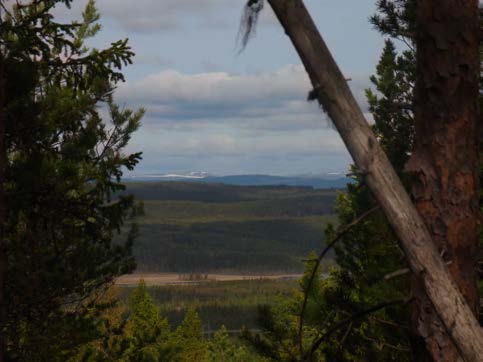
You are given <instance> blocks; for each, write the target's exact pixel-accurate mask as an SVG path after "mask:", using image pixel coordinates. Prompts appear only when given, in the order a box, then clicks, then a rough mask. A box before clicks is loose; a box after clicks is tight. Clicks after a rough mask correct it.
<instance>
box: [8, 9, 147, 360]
mask: <svg viewBox="0 0 483 362" xmlns="http://www.w3.org/2000/svg"><path fill="white" fill-rule="evenodd" d="M61 4H65V5H69V4H70V1H68V0H63V1H61V0H49V1H47V0H45V1H42V0H39V1H29V2H22V3H17V4H15V5H14V6H13V9H12V10H11V11H10V12H6V11H3V12H2V15H1V16H2V19H1V22H2V26H1V27H0V44H1V54H0V60H1V67H0V73H1V74H0V80H2V81H3V82H2V81H0V84H5V89H6V98H5V99H3V98H2V99H0V102H1V106H2V108H3V109H5V111H6V112H5V117H6V138H5V142H6V143H5V148H6V149H5V153H6V157H7V164H6V182H5V184H4V187H5V191H6V202H7V205H8V206H9V207H8V211H7V212H8V213H7V218H6V225H5V234H4V236H5V242H6V250H7V255H6V258H7V261H8V262H7V270H6V275H7V276H8V278H7V279H6V281H5V286H4V293H5V295H7V296H8V299H7V301H6V302H7V303H6V306H5V308H6V314H7V315H6V323H5V324H4V325H3V326H2V328H4V331H5V335H6V336H7V348H8V358H9V359H10V360H24V361H25V360H28V361H36V360H50V361H56V360H61V361H64V360H66V359H68V357H69V355H70V354H72V353H74V352H75V351H76V348H77V346H78V345H80V344H84V343H85V342H86V341H88V340H90V339H92V338H95V334H96V332H95V331H96V330H97V324H98V321H97V319H96V318H94V317H92V314H91V312H92V310H93V308H95V307H94V306H95V304H96V300H95V298H94V299H93V298H91V296H92V293H93V292H94V291H96V290H98V289H99V288H101V287H102V286H104V285H106V284H107V283H109V282H110V281H112V279H113V278H114V277H115V276H117V275H119V274H124V273H126V272H129V271H131V270H132V269H133V268H134V266H135V264H134V259H133V257H132V255H131V248H132V242H133V239H134V237H135V236H136V233H137V230H136V226H135V225H133V226H132V228H130V230H129V231H128V232H127V233H126V234H125V240H124V241H123V242H122V243H119V244H117V245H112V243H111V240H112V238H113V236H114V235H115V234H116V233H117V232H118V231H120V229H121V227H122V225H123V223H124V221H125V219H126V218H127V217H128V216H129V213H130V209H131V207H132V203H133V200H132V198H131V197H127V196H126V197H121V198H117V199H115V200H112V199H111V195H112V194H113V193H116V192H119V191H121V190H123V189H124V186H123V185H122V184H121V183H120V178H121V175H122V172H123V170H124V169H133V167H134V166H135V165H136V163H137V162H138V161H139V159H140V156H141V155H140V153H135V154H126V153H125V147H126V146H127V144H128V142H129V140H130V137H131V135H132V133H133V132H134V131H136V129H137V128H138V127H139V125H140V119H141V117H142V115H143V110H139V111H131V110H121V109H120V108H119V107H118V106H117V105H116V104H115V103H114V102H113V100H112V93H113V90H114V88H115V85H116V83H117V82H119V81H122V80H123V76H122V73H121V68H122V67H123V66H124V65H127V64H129V63H131V59H132V57H133V55H134V54H133V53H132V51H131V50H130V48H129V46H128V45H127V41H126V40H122V41H118V42H115V43H113V44H112V45H111V46H110V47H109V48H107V49H104V50H96V49H89V48H87V47H86V45H85V43H86V40H87V39H88V38H89V37H92V36H94V35H95V34H96V33H97V32H98V30H99V25H98V24H97V20H98V18H99V15H98V13H97V11H96V8H95V5H94V1H89V2H88V4H87V7H86V8H85V11H84V12H83V14H82V16H83V19H82V20H81V21H80V22H74V23H71V24H61V23H58V22H56V20H55V18H54V17H53V16H52V13H51V11H52V9H53V8H54V7H55V6H60V5H61ZM1 5H2V6H4V5H5V1H3V0H2V1H1ZM102 108H105V109H107V110H108V111H109V119H108V120H107V121H105V120H104V119H103V118H102V117H101V115H100V109H102ZM2 262H3V261H2Z"/></svg>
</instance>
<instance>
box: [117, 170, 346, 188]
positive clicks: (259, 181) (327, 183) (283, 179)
mask: <svg viewBox="0 0 483 362" xmlns="http://www.w3.org/2000/svg"><path fill="white" fill-rule="evenodd" d="M125 181H127V182H129V181H185V182H206V183H221V184H226V185H238V186H268V185H286V186H311V187H314V188H317V189H328V188H337V189H340V188H345V187H346V185H347V183H349V182H351V181H353V180H352V179H350V178H348V177H345V176H344V175H342V174H327V175H320V176H318V175H317V176H316V175H307V176H305V175H301V176H271V175H229V176H213V175H209V174H207V173H205V172H190V173H188V174H175V173H170V174H152V175H139V176H130V177H127V178H126V179H125Z"/></svg>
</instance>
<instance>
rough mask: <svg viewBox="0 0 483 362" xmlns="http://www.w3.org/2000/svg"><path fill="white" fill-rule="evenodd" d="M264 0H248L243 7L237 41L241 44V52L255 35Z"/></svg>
mask: <svg viewBox="0 0 483 362" xmlns="http://www.w3.org/2000/svg"><path fill="white" fill-rule="evenodd" d="M263 1H264V0H248V2H247V3H246V5H245V7H244V8H243V14H242V18H241V21H240V28H239V30H238V37H237V43H238V44H239V46H240V52H241V51H243V49H245V47H246V46H247V44H248V41H249V40H250V39H251V38H253V37H254V36H255V31H256V26H257V22H258V15H259V14H260V11H261V10H262V9H263Z"/></svg>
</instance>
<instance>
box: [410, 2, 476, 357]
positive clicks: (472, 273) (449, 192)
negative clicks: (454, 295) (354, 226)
mask: <svg viewBox="0 0 483 362" xmlns="http://www.w3.org/2000/svg"><path fill="white" fill-rule="evenodd" d="M417 25H418V26H417V29H418V30H417V34H416V44H417V81H416V93H415V108H414V109H415V131H416V134H415V144H414V151H413V154H412V155H411V159H410V160H409V162H408V165H407V167H406V168H407V170H408V171H410V172H411V173H412V175H413V177H412V196H413V200H414V202H415V205H416V208H417V209H418V211H419V213H420V215H421V216H422V218H423V220H424V221H425V224H426V225H427V227H428V229H429V232H430V235H431V238H432V240H433V242H434V243H435V245H436V246H437V248H438V250H439V251H440V253H441V255H442V257H443V259H444V260H445V262H446V263H447V264H448V268H449V271H450V273H451V275H452V277H453V280H454V281H455V282H456V284H457V285H458V287H459V289H460V290H461V293H462V294H463V296H464V297H465V299H466V301H467V303H468V305H469V307H470V309H471V311H472V312H473V314H474V315H475V317H477V316H478V305H479V299H478V289H477V270H478V269H477V257H478V233H477V220H478V217H479V205H478V197H479V195H478V147H479V145H478V136H479V127H478V121H479V118H478V83H479V17H478V1H477V0H462V1H455V0H439V1H435V0H420V1H419V2H418V7H417ZM412 279H413V280H412V286H411V287H412V288H411V289H412V296H413V303H412V326H413V329H414V331H415V333H416V335H418V336H419V337H420V338H422V339H424V340H425V344H426V349H427V350H428V352H429V354H430V355H431V357H432V360H434V361H455V360H457V359H458V356H459V353H458V350H457V348H456V346H455V345H454V343H453V341H452V340H451V338H450V336H449V335H448V333H447V332H446V330H445V328H444V326H443V324H442V323H441V321H440V320H439V317H438V315H437V314H436V312H435V311H434V309H433V308H432V305H431V302H430V300H428V298H427V296H426V293H425V292H424V288H423V287H422V285H421V283H420V279H419V278H417V277H416V276H413V278H412ZM480 358H481V359H482V360H483V355H481V356H480Z"/></svg>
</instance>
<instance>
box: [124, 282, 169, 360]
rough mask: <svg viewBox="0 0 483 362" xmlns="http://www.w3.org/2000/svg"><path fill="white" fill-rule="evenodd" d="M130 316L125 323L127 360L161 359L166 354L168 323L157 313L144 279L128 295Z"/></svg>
mask: <svg viewBox="0 0 483 362" xmlns="http://www.w3.org/2000/svg"><path fill="white" fill-rule="evenodd" d="M130 310H131V313H130V316H129V319H128V322H127V325H126V336H127V339H128V341H129V348H128V349H127V351H126V352H125V353H124V359H126V360H127V361H146V362H148V361H153V362H157V361H163V360H165V359H163V357H165V355H166V354H167V347H166V343H167V340H168V333H169V325H168V321H167V320H166V319H165V318H162V317H161V316H160V314H159V309H158V307H157V306H156V304H155V303H154V302H153V300H152V298H151V297H150V295H149V293H148V290H147V288H146V284H145V282H144V280H140V281H139V284H138V286H137V287H136V289H135V290H134V291H133V292H132V294H131V297H130Z"/></svg>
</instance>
